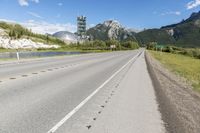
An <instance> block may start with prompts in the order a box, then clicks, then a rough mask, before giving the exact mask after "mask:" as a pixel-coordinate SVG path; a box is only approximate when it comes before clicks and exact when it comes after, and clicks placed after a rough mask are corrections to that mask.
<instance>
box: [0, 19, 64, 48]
mask: <svg viewBox="0 0 200 133" xmlns="http://www.w3.org/2000/svg"><path fill="white" fill-rule="evenodd" d="M61 45H65V43H64V42H63V41H61V40H59V39H57V38H54V37H52V36H48V35H41V34H35V33H33V32H31V31H30V30H28V29H26V28H24V27H22V26H21V25H19V24H13V23H6V22H0V47H1V48H10V49H18V48H22V49H23V48H33V49H34V48H36V49H37V48H59V47H60V46H61Z"/></svg>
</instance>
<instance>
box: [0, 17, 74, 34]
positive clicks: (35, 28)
mask: <svg viewBox="0 0 200 133" xmlns="http://www.w3.org/2000/svg"><path fill="white" fill-rule="evenodd" d="M0 21H4V22H8V23H15V24H16V23H17V24H20V25H22V26H24V27H26V28H28V29H31V30H32V32H34V33H39V34H46V33H49V34H53V33H55V32H58V31H69V32H72V33H74V32H76V30H77V26H76V25H74V24H71V23H66V24H60V23H56V24H53V23H48V22H45V21H35V20H27V21H25V22H16V21H14V20H7V19H0Z"/></svg>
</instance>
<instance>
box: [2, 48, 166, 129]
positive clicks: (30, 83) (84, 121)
mask: <svg viewBox="0 0 200 133" xmlns="http://www.w3.org/2000/svg"><path fill="white" fill-rule="evenodd" d="M134 64H135V66H134ZM136 64H137V65H136ZM136 68H137V69H136ZM132 69H134V70H132ZM126 76H129V78H126ZM138 77H139V78H138ZM145 80H147V82H146V81H145ZM133 83H134V84H133ZM141 85H142V86H141ZM114 86H115V87H114ZM134 86H135V87H134ZM113 88H119V92H120V91H121V92H120V93H118V95H117V94H116V96H117V97H118V96H121V97H119V98H113V99H112V96H113V95H114V92H115V90H113ZM120 88H121V89H120ZM130 88H132V89H133V90H130ZM138 89H139V90H141V92H139V93H137V92H138ZM145 89H147V90H148V91H146V90H145ZM110 91H111V92H112V93H111V94H110ZM147 92H148V93H147ZM128 94H129V95H128ZM109 95H110V96H109ZM138 95H140V98H139V100H138V99H134V97H137V96H138ZM125 97H126V98H128V97H130V99H126V100H125V99H124V100H123V98H125ZM106 98H108V99H107V100H105V99H106ZM120 98H121V100H119V99H120ZM131 98H133V99H131ZM109 99H112V100H113V102H114V103H113V104H114V105H112V104H110V109H113V110H123V108H124V109H126V108H127V109H126V110H127V111H128V110H129V107H130V106H131V108H130V109H131V110H129V111H128V112H129V115H125V117H124V118H127V119H128V118H129V119H131V120H132V121H133V120H134V122H133V125H131V124H129V126H130V127H132V128H130V129H131V130H119V131H121V132H123V131H127V132H129V131H130V132H134V131H135V132H138V133H139V132H140V131H142V130H136V129H134V127H135V128H136V127H137V129H138V128H141V129H146V130H143V131H149V132H152V133H153V132H155V131H156V132H157V133H158V132H164V131H163V130H164V129H163V128H164V127H163V124H162V120H161V115H160V112H159V111H158V105H157V102H156V98H155V95H154V90H153V86H152V84H151V79H150V78H149V75H148V72H147V69H146V64H145V60H144V53H143V49H140V50H135V51H126V52H112V53H99V54H85V55H76V56H66V57H56V58H46V59H38V60H37V59H36V60H30V61H24V62H20V63H9V64H6V63H5V64H4V63H1V65H0V133H54V132H55V133H65V132H72V133H73V132H76V133H77V132H88V131H90V130H91V129H92V128H91V127H93V125H91V124H90V123H91V121H96V123H97V124H96V128H94V129H93V130H94V132H97V131H99V132H101V133H103V132H106V133H107V131H103V130H102V129H101V128H99V129H98V128H97V127H102V126H100V124H98V123H102V122H105V123H106V122H107V120H105V119H106V118H107V119H109V121H111V120H115V121H116V122H117V121H118V124H119V123H120V122H119V120H120V119H121V118H123V114H124V113H125V112H123V111H122V112H121V115H119V114H118V113H119V112H118V113H115V115H116V116H120V117H116V119H117V118H119V119H117V120H116V119H114V117H113V116H112V117H110V118H109V117H107V116H106V114H103V113H102V112H103V110H100V111H99V108H100V109H101V108H105V105H101V104H100V102H102V101H105V103H108V102H109ZM118 100H119V101H120V102H117V101H118ZM137 100H138V101H137ZM127 101H128V103H127ZM122 104H127V105H129V106H126V107H119V108H118V107H117V106H119V105H122ZM116 105H117V106H116ZM97 106H98V107H97ZM137 106H138V107H139V108H140V109H135V108H137ZM142 106H145V107H144V108H141V107H142ZM108 107H109V105H108ZM116 107H117V108H116ZM105 109H106V108H105ZM108 109H109V108H108ZM134 109H135V112H134ZM143 109H144V111H142V110H143ZM95 112H96V113H97V114H101V113H102V117H100V116H99V117H98V118H101V119H99V122H98V120H97V116H94V114H95ZM105 112H106V111H105ZM109 112H110V111H107V115H108V116H110V115H109ZM111 112H112V111H111ZM130 112H131V113H130ZM111 114H112V113H111ZM125 114H127V113H125ZM133 114H135V115H134V117H133V118H131V117H132V116H131V115H133ZM137 115H138V116H145V118H144V120H143V118H141V117H139V118H138V121H139V123H140V124H134V123H137V117H136V116H137ZM93 117H94V118H93ZM147 119H148V122H149V119H151V122H150V123H151V124H148V123H147ZM124 121H126V119H122V121H121V122H124ZM129 122H131V121H130V120H129ZM143 124H144V125H143ZM94 125H95V124H94ZM98 125H99V126H98ZM108 125H109V124H108ZM136 125H137V126H136ZM145 125H146V127H147V128H145V127H144V126H145ZM116 126H117V125H115V126H112V124H111V125H110V127H116ZM124 128H125V129H126V127H124ZM77 129H79V130H77ZM122 129H123V128H122ZM150 129H152V131H151V130H150ZM108 130H110V129H108ZM91 131H92V130H91ZM110 131H111V132H112V131H113V129H111V130H110ZM127 132H126V133H127ZM115 133H117V132H115Z"/></svg>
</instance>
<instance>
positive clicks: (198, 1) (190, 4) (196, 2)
mask: <svg viewBox="0 0 200 133" xmlns="http://www.w3.org/2000/svg"><path fill="white" fill-rule="evenodd" d="M198 6H200V0H193V1H190V2H188V3H187V5H186V7H187V9H188V10H189V9H193V8H196V7H198Z"/></svg>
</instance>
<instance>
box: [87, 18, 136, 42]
mask: <svg viewBox="0 0 200 133" xmlns="http://www.w3.org/2000/svg"><path fill="white" fill-rule="evenodd" d="M134 34H135V32H134V31H132V30H128V29H126V28H124V27H123V26H122V25H121V24H120V23H119V22H118V21H115V20H108V21H105V22H104V23H102V24H98V25H96V26H95V27H93V28H90V29H88V31H87V35H88V36H90V37H91V38H92V39H93V40H104V41H105V40H118V41H123V40H133V41H136V39H135V36H134Z"/></svg>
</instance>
